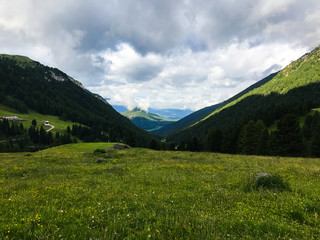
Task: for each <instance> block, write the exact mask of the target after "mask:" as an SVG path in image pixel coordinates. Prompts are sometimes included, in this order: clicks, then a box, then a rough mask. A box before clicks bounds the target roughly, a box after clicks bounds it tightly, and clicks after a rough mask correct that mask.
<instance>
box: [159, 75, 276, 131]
mask: <svg viewBox="0 0 320 240" xmlns="http://www.w3.org/2000/svg"><path fill="white" fill-rule="evenodd" d="M277 74H278V72H277V73H273V74H270V75H269V76H267V77H266V78H264V79H262V80H260V81H259V82H257V83H255V84H253V85H251V86H250V87H248V88H246V89H245V90H243V91H242V92H240V93H238V94H237V95H235V96H233V97H232V98H230V99H228V100H226V101H224V102H222V103H220V104H215V105H212V106H209V107H205V108H202V109H200V110H198V111H196V112H194V113H192V114H190V115H188V116H186V117H184V118H182V119H180V120H179V121H177V122H175V123H172V124H170V125H168V126H165V127H163V128H161V129H159V130H157V131H155V133H157V134H160V135H162V136H166V135H170V134H174V133H177V132H179V131H182V130H184V129H186V128H188V127H190V126H192V125H193V124H195V123H197V122H199V121H201V120H202V119H204V118H206V117H208V116H209V115H210V114H211V113H213V112H214V111H215V110H216V109H218V108H222V107H223V106H225V105H227V104H228V103H230V102H232V101H234V100H236V99H238V98H239V97H241V96H243V95H245V94H246V93H248V92H250V91H251V90H253V89H255V88H258V87H260V86H262V85H263V84H265V83H267V82H269V81H270V80H271V79H273V78H274V77H275V76H276V75H277Z"/></svg>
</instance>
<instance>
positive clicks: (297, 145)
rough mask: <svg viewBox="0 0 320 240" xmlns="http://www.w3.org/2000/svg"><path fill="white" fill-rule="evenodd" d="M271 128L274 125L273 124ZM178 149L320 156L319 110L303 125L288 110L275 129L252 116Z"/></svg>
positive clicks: (183, 142)
mask: <svg viewBox="0 0 320 240" xmlns="http://www.w3.org/2000/svg"><path fill="white" fill-rule="evenodd" d="M271 128H272V127H271ZM177 149H178V150H190V151H202V150H204V151H210V152H221V153H231V154H248V155H273V156H275V155H277V156H313V157H320V114H319V112H315V113H314V114H313V115H308V116H307V117H306V118H305V121H304V123H303V125H302V127H300V123H299V118H298V117H297V115H295V114H285V115H283V116H282V117H281V118H280V119H279V120H278V121H277V123H276V127H275V129H274V130H270V129H269V128H267V127H266V125H265V123H264V122H263V121H262V120H256V121H255V120H249V121H248V122H247V123H246V124H243V125H242V126H236V127H233V128H229V129H226V130H221V129H211V130H210V131H209V132H208V134H207V135H206V137H205V139H204V140H203V141H199V140H198V139H197V138H196V137H192V138H190V139H189V140H188V141H182V142H181V143H180V144H179V145H178V147H177Z"/></svg>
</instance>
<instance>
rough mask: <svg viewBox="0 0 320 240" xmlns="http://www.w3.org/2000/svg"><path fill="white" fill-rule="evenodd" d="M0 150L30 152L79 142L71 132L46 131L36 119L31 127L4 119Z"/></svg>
mask: <svg viewBox="0 0 320 240" xmlns="http://www.w3.org/2000/svg"><path fill="white" fill-rule="evenodd" d="M0 139H1V141H0V152H29V151H37V150H41V149H45V148H49V147H54V146H59V145H62V144H68V143H72V142H77V140H76V139H75V138H72V137H71V135H70V134H68V133H64V134H60V133H59V132H56V133H55V134H54V135H53V134H52V133H51V132H46V130H45V129H44V128H43V126H40V128H39V127H38V126H37V122H36V120H35V119H34V120H33V121H32V125H31V126H30V127H29V128H25V127H24V125H23V124H22V123H17V122H16V121H8V120H7V119H2V120H1V121H0Z"/></svg>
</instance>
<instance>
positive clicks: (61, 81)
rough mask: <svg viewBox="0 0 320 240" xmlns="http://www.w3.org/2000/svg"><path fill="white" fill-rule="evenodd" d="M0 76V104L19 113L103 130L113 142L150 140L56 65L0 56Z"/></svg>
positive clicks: (142, 141) (138, 142)
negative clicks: (31, 113) (41, 115)
mask: <svg viewBox="0 0 320 240" xmlns="http://www.w3.org/2000/svg"><path fill="white" fill-rule="evenodd" d="M0 79H1V81H0V104H2V105H5V106H8V107H10V108H13V109H16V110H17V111H19V112H20V113H28V112H29V111H34V112H37V113H40V114H43V115H53V116H58V117H59V118H60V119H62V120H69V121H72V122H78V123H80V124H83V125H86V126H88V127H90V128H92V129H95V131H103V132H105V133H106V134H107V135H108V138H109V139H110V140H113V141H123V140H124V139H128V138H130V139H131V140H134V141H135V143H136V144H137V145H147V144H148V142H149V141H150V139H151V137H150V136H149V134H148V133H146V132H145V131H143V130H141V129H140V128H138V127H136V126H135V125H134V124H133V123H131V122H130V121H129V120H128V119H127V118H125V117H123V116H122V115H121V114H119V113H118V112H116V111H115V110H114V109H113V108H112V107H111V105H109V104H108V103H107V102H106V101H105V100H104V99H103V98H102V97H100V96H98V95H96V94H93V93H91V92H90V91H88V90H86V89H85V88H84V87H83V86H82V84H81V83H80V82H78V81H76V80H74V79H73V78H72V77H70V76H68V75H67V74H65V73H63V72H61V71H60V70H58V69H56V68H51V67H47V66H44V65H42V64H40V63H39V62H36V61H33V60H31V59H29V58H27V57H23V56H11V55H0ZM70 127H71V126H70Z"/></svg>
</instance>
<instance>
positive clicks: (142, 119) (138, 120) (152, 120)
mask: <svg viewBox="0 0 320 240" xmlns="http://www.w3.org/2000/svg"><path fill="white" fill-rule="evenodd" d="M121 114H122V115H123V116H125V117H127V118H129V119H130V120H131V121H132V122H133V123H134V124H135V125H136V126H138V127H140V128H142V129H145V130H147V131H150V132H154V131H156V130H158V129H160V128H162V127H164V126H166V125H169V124H171V123H173V122H174V120H171V121H169V120H167V119H165V118H163V117H161V116H159V115H157V114H154V113H150V112H146V111H144V110H142V109H139V108H135V109H133V110H132V111H130V110H127V111H125V112H123V113H121Z"/></svg>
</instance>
